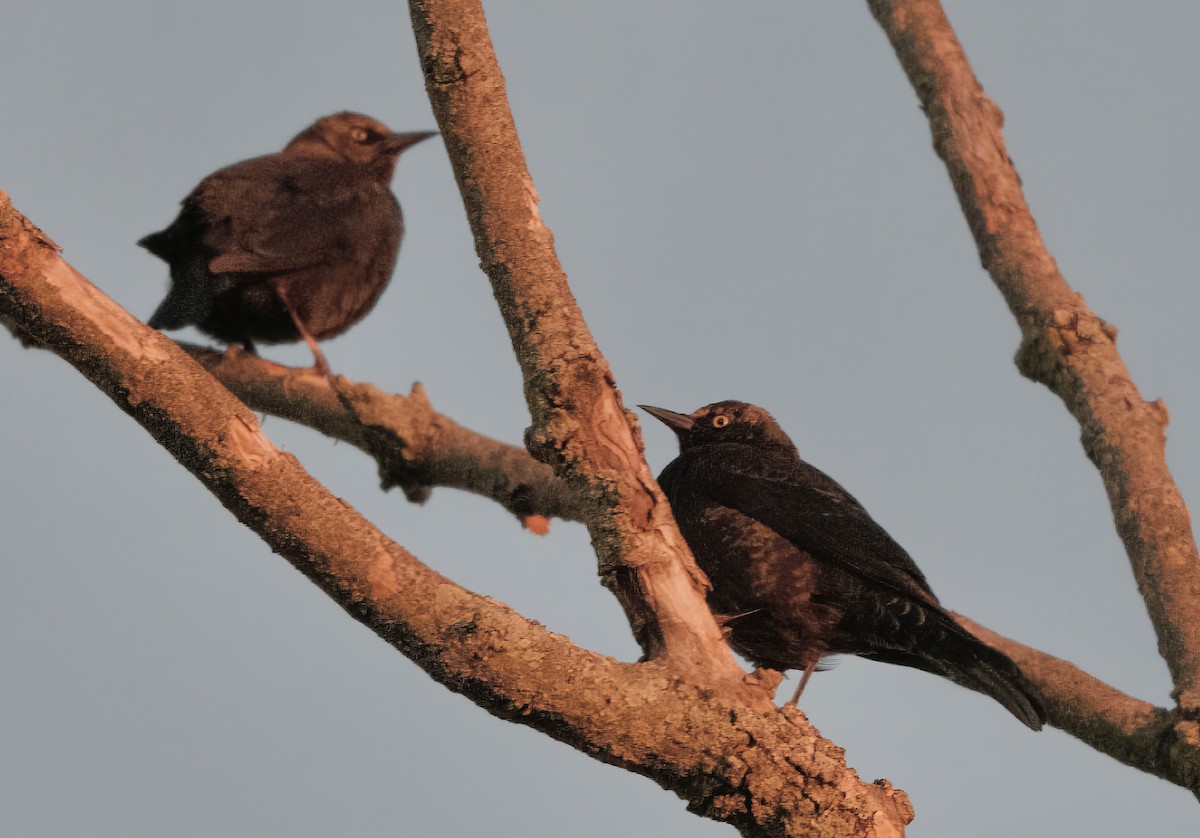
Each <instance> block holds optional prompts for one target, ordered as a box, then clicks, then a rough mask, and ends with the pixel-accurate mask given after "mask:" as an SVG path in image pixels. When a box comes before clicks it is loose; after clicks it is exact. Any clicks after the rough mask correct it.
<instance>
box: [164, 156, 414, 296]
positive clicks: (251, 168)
mask: <svg viewBox="0 0 1200 838" xmlns="http://www.w3.org/2000/svg"><path fill="white" fill-rule="evenodd" d="M348 174H349V175H351V176H350V177H348ZM353 174H354V172H353V171H350V172H348V171H347V169H346V167H344V166H339V165H338V164H336V163H329V162H326V161H297V160H295V159H290V160H289V159H288V158H286V157H281V156H279V155H268V156H267V157H258V158H255V159H253V160H246V161H244V162H242V163H237V164H235V165H233V166H230V167H228V168H225V169H221V170H220V171H218V172H214V173H213V174H211V175H209V176H208V177H207V178H205V179H204V180H203V181H202V182H201V183H200V185H199V186H197V187H196V189H195V191H193V192H192V194H191V195H189V196H188V198H187V199H186V200H185V202H184V203H185V206H186V205H187V204H189V203H191V204H194V205H195V206H197V207H198V208H199V209H200V210H201V211H202V213H203V215H204V217H205V218H206V220H207V229H206V230H205V232H204V243H205V244H206V245H208V246H209V247H211V248H212V249H213V251H214V252H215V254H216V255H215V256H214V257H213V259H212V261H211V262H210V263H209V269H210V270H211V271H212V272H213V273H219V274H220V273H255V274H261V273H278V272H282V271H294V270H299V269H301V268H308V267H314V266H317V265H323V264H332V263H336V262H340V261H346V260H348V259H351V258H353V256H354V242H355V241H356V240H357V241H363V240H366V241H372V240H373V236H374V235H375V233H376V231H379V230H381V228H382V226H383V225H385V224H386V223H387V216H388V215H389V214H391V213H394V215H395V216H396V218H397V220H398V216H399V208H398V206H397V205H396V201H395V199H394V198H393V197H392V196H391V192H390V191H389V190H388V188H387V185H386V184H380V183H378V182H376V181H374V180H373V179H370V178H354V177H352V175H353ZM383 193H386V194H383ZM397 223H398V222H397Z"/></svg>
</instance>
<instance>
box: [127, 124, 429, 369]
mask: <svg viewBox="0 0 1200 838" xmlns="http://www.w3.org/2000/svg"><path fill="white" fill-rule="evenodd" d="M435 133H436V132H430V131H420V132H415V133H408V134H397V133H393V132H391V131H389V130H388V129H387V127H386V126H384V125H383V124H382V123H380V122H378V121H376V120H374V119H372V118H371V117H369V116H364V115H363V114H358V113H350V112H343V113H337V114H333V115H332V116H326V117H323V118H321V119H318V120H317V121H316V122H314V123H313V124H312V125H310V126H309V127H308V128H306V129H304V130H303V131H301V132H300V133H299V134H298V135H296V137H295V138H294V139H292V141H291V142H289V143H288V144H287V146H285V147H284V149H283V151H281V152H279V153H278V154H268V155H266V156H264V157H255V158H253V159H250V160H244V161H242V162H241V163H235V164H233V165H232V166H227V167H226V168H224V169H219V170H218V171H216V172H213V173H212V174H211V175H209V176H208V177H206V178H205V179H204V180H202V181H200V184H199V185H198V186H197V187H196V188H195V189H193V190H192V192H191V194H190V195H188V196H187V197H186V198H184V199H183V208H182V209H181V210H180V212H179V216H178V217H177V218H176V219H175V221H174V222H172V224H171V226H170V227H167V228H166V229H165V230H162V231H161V232H158V233H152V234H150V235H148V236H146V237H145V238H144V239H142V240H141V241H139V242H138V244H139V245H141V246H142V247H144V248H146V249H147V250H149V251H150V252H151V253H153V254H154V255H155V256H158V257H159V258H161V259H163V260H164V261H166V262H167V263H168V264H169V265H170V268H171V287H170V289H169V290H168V291H167V296H166V299H164V300H163V301H162V303H161V304H160V305H159V306H158V309H157V310H156V311H155V312H154V314H153V315H152V316H151V318H150V320H149V325H151V326H153V327H155V328H158V329H178V328H181V327H183V326H188V325H193V326H196V327H197V328H198V329H199V330H200V331H202V332H204V333H206V334H209V335H211V336H213V337H215V338H217V339H218V340H221V341H224V342H226V343H230V344H235V343H237V344H241V345H242V346H243V347H245V349H246V350H247V351H249V352H254V351H255V349H254V342H255V341H258V342H262V343H289V342H292V341H297V340H301V339H303V340H304V341H306V342H307V343H308V345H309V347H310V348H311V349H312V352H313V358H314V361H315V367H316V369H318V370H319V371H320V372H321V373H322V374H324V375H326V376H328V375H329V365H328V364H327V363H326V361H325V356H324V355H323V353H322V352H321V349H320V347H319V346H318V345H317V341H318V340H321V339H324V338H331V337H334V336H336V335H340V334H341V333H342V332H344V331H345V330H346V329H348V328H350V327H351V326H353V325H354V324H355V323H357V322H358V321H359V320H361V319H362V318H363V317H364V316H365V315H366V314H367V312H369V311H370V310H371V309H372V308H373V307H374V306H375V303H376V302H377V301H378V299H379V295H380V294H382V293H383V289H384V288H385V287H387V284H388V282H389V280H390V279H391V276H392V271H393V270H394V268H395V265H396V255H397V253H398V252H399V250H400V239H401V237H402V236H403V234H404V220H403V217H402V216H401V214H400V205H399V203H397V201H396V198H395V196H394V195H393V194H392V191H391V189H390V187H389V184H390V183H391V179H392V174H393V173H394V172H395V170H396V160H397V158H398V157H399V155H400V153H401V152H402V151H404V150H405V149H406V148H408V147H410V146H412V145H415V144H416V143H419V142H421V141H422V140H424V139H427V138H429V137H432V136H434V134H435Z"/></svg>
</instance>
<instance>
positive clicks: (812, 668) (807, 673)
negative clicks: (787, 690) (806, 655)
mask: <svg viewBox="0 0 1200 838" xmlns="http://www.w3.org/2000/svg"><path fill="white" fill-rule="evenodd" d="M816 671H817V658H813V660H812V663H810V664H809V665H808V666H806V667H804V674H803V675H801V676H800V683H799V684H797V685H796V692H795V693H793V694H792V697H791V700H789V701H788V703H787V704H785V705H783V706H784V707H795V706H796V703H797V702H798V701H799V700H800V693H802V692H804V687H805V685H806V684H807V683H808V679H809V678H811V677H812V674H813V673H814V672H816Z"/></svg>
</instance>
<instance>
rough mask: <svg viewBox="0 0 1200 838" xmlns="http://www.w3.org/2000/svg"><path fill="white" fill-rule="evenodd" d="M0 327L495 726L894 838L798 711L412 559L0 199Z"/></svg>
mask: <svg viewBox="0 0 1200 838" xmlns="http://www.w3.org/2000/svg"><path fill="white" fill-rule="evenodd" d="M0 322H3V323H5V324H7V325H8V326H9V327H10V328H12V329H13V331H14V332H16V333H17V334H18V335H19V336H21V338H22V339H23V340H24V341H26V342H27V343H29V344H31V345H36V346H40V347H43V348H46V349H49V350H51V351H53V352H55V353H56V354H58V355H59V356H61V357H62V358H64V359H65V360H67V361H68V362H69V363H71V364H72V365H73V366H75V367H76V368H77V369H78V370H79V371H80V372H81V373H83V374H84V375H85V376H86V377H87V378H88V379H89V380H90V381H91V382H92V383H93V384H95V385H96V386H97V387H99V388H100V389H101V390H102V391H103V392H104V393H106V394H107V395H108V396H109V397H110V398H111V399H112V400H113V401H114V402H115V403H116V404H117V405H118V406H119V407H120V408H121V409H122V410H124V411H125V412H126V413H128V414H129V415H130V416H132V417H133V418H134V419H135V420H136V421H137V422H138V423H139V424H141V425H142V426H143V427H144V428H145V429H146V430H147V431H148V432H149V433H150V434H151V436H153V437H154V439H155V440H156V441H157V442H159V443H160V444H161V445H162V446H163V447H164V448H166V449H167V450H168V451H170V452H171V454H172V455H174V456H175V457H176V458H177V459H178V460H179V461H180V462H181V463H182V464H183V465H184V466H185V467H186V468H188V470H189V471H191V472H192V474H193V475H195V477H196V478H197V479H198V480H200V481H201V482H202V483H203V484H204V485H205V487H207V488H208V489H209V491H211V492H212V493H213V494H214V495H215V496H216V497H217V498H218V499H219V500H220V501H221V503H222V504H224V505H225V507H226V508H227V509H228V510H229V511H230V512H232V513H233V514H234V515H235V516H236V517H237V518H238V519H239V520H240V521H242V523H244V524H245V525H246V526H247V527H249V528H250V529H251V530H253V531H254V532H255V533H257V534H258V535H259V536H260V537H261V538H262V539H263V540H264V541H265V542H266V543H267V544H269V545H270V546H271V547H272V549H274V550H275V551H276V552H278V553H279V554H280V555H282V556H283V557H284V558H286V559H287V560H288V561H289V562H291V563H292V564H293V565H294V566H295V567H296V568H297V569H298V570H300V571H301V572H302V573H304V574H305V575H306V576H308V578H309V579H311V580H312V581H313V582H314V583H316V584H317V585H318V586H319V587H320V588H321V589H322V590H323V591H325V592H326V593H327V594H328V595H329V596H331V597H332V598H333V599H334V600H335V601H337V602H338V603H339V604H340V605H341V606H342V607H343V608H345V609H346V611H347V612H349V613H350V614H351V615H352V616H354V617H355V618H356V619H358V620H359V621H360V622H362V623H363V624H364V625H366V626H367V627H368V628H370V629H371V630H372V631H374V632H375V633H377V634H378V635H380V636H381V637H383V638H384V639H385V640H387V641H388V642H390V643H391V644H392V645H394V646H395V647H396V648H397V649H399V650H400V651H401V652H403V653H404V654H405V655H407V656H408V657H409V658H411V659H412V660H413V661H414V662H416V663H417V664H418V665H419V666H421V667H422V668H423V669H424V670H425V671H426V672H427V673H429V674H430V676H431V677H433V678H434V679H435V680H437V681H438V682H440V683H442V684H444V685H445V686H447V687H448V688H450V689H452V690H454V691H456V692H459V693H462V694H464V695H465V696H467V697H468V698H470V699H471V700H472V701H473V702H475V703H476V704H478V705H479V706H481V707H483V708H484V709H486V710H488V711H489V712H491V713H493V714H495V715H496V716H499V717H501V718H504V719H508V720H510V721H516V722H520V723H522V724H526V725H528V726H530V727H533V728H535V729H537V730H539V731H542V732H543V733H546V734H548V735H550V736H553V737H555V738H556V739H559V740H561V741H563V742H566V743H568V744H570V745H572V746H573V747H575V748H576V749H578V750H580V751H582V752H583V753H586V754H588V755H589V756H592V757H594V758H596V759H600V760H602V761H605V762H609V763H613V764H616V765H620V766H622V767H624V768H626V769H628V770H631V771H635V772H637V773H640V774H643V775H645V776H647V777H650V778H652V779H654V780H655V781H656V782H658V783H659V784H660V785H662V786H663V787H664V788H667V789H670V790H672V791H674V792H676V793H677V794H679V795H680V796H681V797H684V798H685V799H687V800H688V801H689V802H690V804H691V807H692V808H693V810H695V811H698V812H700V813H702V814H706V815H708V816H710V817H713V818H716V819H718V820H724V821H728V822H730V823H732V824H734V825H735V826H737V827H738V828H739V829H741V830H742V832H743V834H746V835H762V836H767V835H780V834H785V835H797V836H799V835H809V836H818V835H820V836H835V835H836V836H850V835H856V836H857V835H869V836H881V837H882V836H898V835H900V834H902V831H903V826H904V824H905V823H907V822H908V821H909V820H911V818H912V810H911V807H909V805H908V801H907V799H906V798H905V796H904V794H903V793H902V792H897V791H894V790H893V789H891V787H890V786H889V785H887V784H886V783H884V782H880V783H875V784H870V783H863V782H861V781H860V780H859V779H858V777H857V775H856V774H855V773H854V771H853V770H852V769H849V768H848V767H846V765H845V762H844V760H843V758H842V754H841V750H840V749H839V748H837V747H836V746H834V745H833V744H832V743H829V742H827V741H825V740H823V739H821V738H820V736H819V735H818V734H817V733H816V731H815V730H813V728H812V727H811V726H810V725H809V724H808V723H807V721H806V720H805V719H804V717H803V716H802V715H801V714H799V713H793V712H787V713H784V712H775V711H773V710H772V711H768V712H761V711H759V710H757V709H754V708H752V707H747V706H746V705H745V704H741V703H730V702H729V701H727V700H725V699H724V698H723V697H722V696H720V695H717V694H715V693H714V692H713V691H712V690H708V689H706V688H704V687H703V686H700V685H698V684H696V682H695V681H694V680H693V679H692V678H691V677H690V674H689V673H687V672H686V670H682V669H679V668H677V667H675V666H673V665H672V664H671V662H670V661H656V662H650V663H643V664H623V663H619V662H617V661H614V660H612V659H610V658H605V657H603V656H601V655H597V654H595V653H593V652H589V651H586V650H583V649H580V648H578V647H576V646H574V645H573V644H571V642H570V641H569V640H567V638H565V637H562V636H560V635H556V634H553V633H552V632H550V631H547V630H546V629H545V628H544V627H542V626H540V625H539V624H537V623H535V622H532V621H529V620H526V619H524V618H523V617H522V616H521V615H519V614H517V613H516V612H514V611H513V610H512V609H510V608H508V607H507V606H506V605H504V604H503V603H499V602H496V601H494V600H491V599H489V598H487V597H481V596H479V595H477V594H474V593H471V592H470V591H467V590H465V589H463V588H461V587H459V586H458V585H455V584H454V583H453V582H451V581H450V580H448V579H446V578H445V577H443V576H441V575H439V574H438V573H436V572H435V571H433V570H431V569H430V568H428V567H426V566H425V565H423V564H422V563H421V562H420V561H418V560H417V559H416V558H415V557H413V556H412V555H411V554H409V553H408V552H407V551H406V550H404V548H402V547H400V546H399V545H397V544H395V543H394V542H392V541H390V540H389V539H387V538H386V537H385V536H383V535H382V534H381V533H380V532H379V531H378V530H376V529H375V528H374V527H373V526H371V524H370V523H369V522H368V521H366V520H365V519H364V518H363V517H362V516H361V515H359V514H358V512H357V511H355V510H354V509H353V508H352V507H350V506H348V505H347V504H346V503H344V502H343V501H341V500H340V499H338V498H336V497H334V496H333V495H331V494H330V493H329V492H328V491H327V490H326V489H325V488H324V487H323V486H321V485H320V484H319V483H317V482H316V481H315V480H313V478H312V477H311V476H310V475H309V474H308V473H307V472H305V471H304V469H303V468H302V467H301V466H300V464H299V463H298V462H297V461H296V459H295V458H294V457H292V456H291V455H289V454H286V453H283V452H281V451H279V450H278V449H277V448H275V446H274V445H273V444H272V443H271V442H270V440H268V439H267V437H266V436H264V435H263V434H262V432H261V430H260V429H259V426H258V421H257V419H256V418H255V416H254V414H253V413H252V412H251V411H250V410H249V409H248V408H247V407H246V406H245V405H244V404H242V403H241V402H240V401H238V400H237V399H236V398H235V397H234V396H233V395H232V394H231V393H230V392H229V391H228V390H226V389H225V388H224V387H222V386H221V385H220V384H219V383H218V382H217V381H216V380H215V379H214V378H213V377H212V376H210V375H209V374H208V373H207V372H206V371H205V370H204V369H203V368H202V367H201V366H199V365H198V364H196V363H195V362H194V361H193V360H192V359H191V358H189V357H188V356H187V354H185V353H184V352H183V351H182V350H181V349H180V348H179V347H177V346H176V345H175V344H174V343H173V342H172V341H170V340H169V339H168V338H166V337H165V336H163V335H162V334H160V333H158V332H156V331H154V330H152V329H149V328H148V327H146V326H144V325H143V324H142V323H140V322H139V321H138V320H136V319H135V318H134V317H132V316H131V315H130V314H129V313H128V312H126V311H125V310H124V309H122V308H121V307H120V306H118V305H117V304H116V303H114V302H113V301H112V300H110V299H109V298H108V297H106V296H105V295H104V294H103V293H101V292H100V291H99V290H98V289H96V288H95V287H94V286H92V285H91V284H90V283H88V282H87V280H85V279H84V278H83V277H82V276H80V275H79V274H78V273H76V272H75V271H74V270H73V269H72V268H71V267H70V266H69V265H67V264H66V262H64V261H63V260H62V259H61V257H59V255H58V253H57V250H56V248H55V247H54V246H53V244H52V243H51V242H50V241H49V239H47V238H46V237H45V236H44V235H42V234H41V232H40V231H39V230H37V228H36V227H34V226H33V225H32V224H31V223H29V222H28V221H27V220H26V219H25V218H24V217H23V216H21V215H20V214H19V213H17V212H16V211H15V210H13V209H12V207H11V205H10V204H9V203H8V197H7V195H5V194H4V193H3V192H0Z"/></svg>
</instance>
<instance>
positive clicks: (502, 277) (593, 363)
mask: <svg viewBox="0 0 1200 838" xmlns="http://www.w3.org/2000/svg"><path fill="white" fill-rule="evenodd" d="M410 8H411V11H412V19H413V29H414V31H415V33H416V38H417V48H418V52H419V54H420V57H421V64H422V68H423V69H424V72H425V81H426V89H427V90H428V92H429V98H430V101H431V102H432V104H433V110H434V114H435V115H436V116H437V120H438V126H439V128H440V129H441V132H442V136H443V138H444V139H445V142H446V148H447V149H448V151H449V152H450V159H451V162H452V163H453V166H454V171H455V175H456V176H457V178H458V184H459V189H460V191H461V192H462V197H463V204H464V206H465V207H466V211H467V218H468V220H469V222H470V224H471V229H472V231H473V232H474V235H475V248H476V250H477V251H478V253H479V257H480V260H481V262H482V266H483V269H484V271H485V272H486V273H487V275H488V278H489V279H490V280H491V283H492V291H493V294H494V295H495V297H496V300H497V301H498V302H499V304H500V310H501V313H502V314H503V316H504V321H505V323H506V324H507V326H508V330H509V336H510V337H511V339H512V343H513V348H514V350H515V351H516V355H517V358H518V361H519V363H520V366H521V371H522V374H523V376H524V380H525V396H526V400H527V402H528V404H529V410H530V414H531V417H532V426H531V427H530V429H529V432H528V435H527V438H526V442H527V443H528V445H529V448H530V451H531V452H532V453H533V454H534V456H536V457H538V458H539V459H541V460H544V461H545V462H548V463H550V464H551V465H552V466H553V467H554V469H555V472H556V473H557V474H559V475H561V476H562V477H563V478H564V479H566V480H567V481H568V482H569V483H571V484H572V485H574V486H577V487H579V490H580V491H581V492H582V493H583V494H584V496H586V497H587V498H589V499H590V500H591V502H592V503H593V506H594V510H595V511H594V513H593V514H591V515H589V516H588V522H587V523H588V527H589V529H590V531H591V534H592V540H593V543H594V544H595V545H596V549H597V556H598V558H599V561H600V568H601V573H602V575H603V577H604V579H605V581H606V583H607V584H609V586H610V587H611V588H612V589H613V591H614V592H615V593H616V595H617V596H618V598H619V599H620V601H621V604H622V605H623V606H624V608H625V610H626V613H627V614H628V615H629V618H630V622H631V624H632V626H633V629H634V633H635V635H636V636H637V637H638V639H639V641H640V642H641V643H642V646H643V648H645V649H646V651H647V653H648V655H649V656H651V657H657V656H659V655H662V654H666V655H668V656H670V657H671V658H673V659H675V660H677V661H679V662H681V663H682V662H687V665H689V666H692V667H695V668H696V670H697V672H698V673H702V674H704V675H706V676H707V677H705V678H704V680H709V681H711V682H712V683H713V684H714V687H715V686H717V685H718V684H725V685H727V686H729V687H731V688H733V689H740V688H741V687H740V686H739V685H741V684H742V683H743V682H742V680H741V672H740V670H739V669H738V666H737V664H736V663H735V662H734V660H733V657H732V655H731V654H730V653H729V651H728V648H727V647H726V646H725V644H724V642H723V641H722V639H721V634H720V631H719V630H718V629H717V626H716V623H715V621H714V620H713V618H712V615H711V614H710V613H709V611H708V609H707V607H706V605H705V601H704V591H705V587H706V584H707V580H705V579H704V576H703V574H702V573H701V572H700V570H699V569H698V568H697V567H696V565H695V562H694V561H693V559H692V557H691V553H690V551H689V550H688V549H687V545H686V544H685V543H684V541H683V538H682V537H681V536H680V534H679V530H678V528H677V527H676V526H675V523H674V519H673V518H672V516H671V512H670V508H669V506H668V504H667V502H666V499H665V498H664V497H663V495H662V492H661V491H660V490H659V488H658V486H657V484H656V483H655V482H654V478H653V475H652V474H651V473H650V470H649V467H648V466H647V465H646V461H645V459H644V457H643V456H642V442H641V436H640V433H639V432H638V429H637V423H636V421H635V420H634V418H633V416H632V414H630V413H629V412H628V411H626V410H625V408H624V407H623V405H622V404H621V399H620V395H619V393H618V392H617V389H616V385H615V383H614V381H613V377H612V373H611V371H610V370H609V367H608V363H607V362H606V361H605V360H604V357H603V356H602V355H601V354H600V350H599V348H598V347H597V346H596V343H595V341H594V340H593V339H592V335H591V333H590V332H589V330H588V328H587V325H586V324H585V323H584V320H583V315H582V314H581V313H580V311H579V307H578V306H577V305H576V303H575V299H574V297H573V296H572V295H571V292H570V289H569V288H568V286H567V279H566V274H565V273H564V272H563V269H562V266H561V265H560V264H559V262H558V257H557V255H556V254H555V251H554V241H553V236H552V235H551V234H550V230H549V229H548V228H547V227H546V225H545V224H543V222H542V218H541V215H540V214H539V212H538V196H537V192H536V191H535V190H534V186H533V181H532V179H531V178H530V175H529V171H528V169H527V168H526V166H525V157H524V154H523V152H522V151H521V145H520V142H519V140H518V139H517V131H516V126H515V125H514V123H513V118H512V113H511V111H510V109H509V107H508V97H507V93H506V91H505V87H504V78H503V76H502V75H501V73H500V68H499V66H498V64H497V63H496V55H495V52H494V51H493V49H492V43H491V39H490V37H489V35H488V30H487V23H486V21H485V20H484V16H483V9H482V7H481V6H480V4H479V2H478V0H411V2H410ZM758 701H759V702H760V703H761V704H762V706H764V707H765V706H766V704H767V697H766V696H765V695H762V696H759V697H758Z"/></svg>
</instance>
